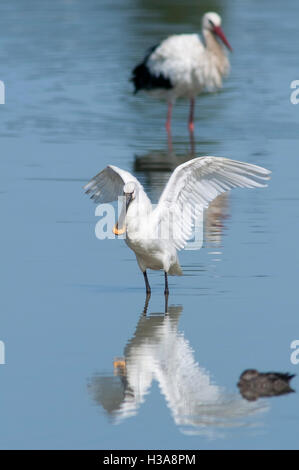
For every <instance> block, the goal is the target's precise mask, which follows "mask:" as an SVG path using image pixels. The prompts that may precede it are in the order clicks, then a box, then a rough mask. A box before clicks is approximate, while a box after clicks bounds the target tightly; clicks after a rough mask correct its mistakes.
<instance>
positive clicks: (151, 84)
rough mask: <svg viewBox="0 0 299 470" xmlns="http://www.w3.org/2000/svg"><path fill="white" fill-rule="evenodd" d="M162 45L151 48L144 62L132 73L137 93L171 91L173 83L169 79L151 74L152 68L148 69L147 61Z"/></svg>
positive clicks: (161, 75)
mask: <svg viewBox="0 0 299 470" xmlns="http://www.w3.org/2000/svg"><path fill="white" fill-rule="evenodd" d="M159 46H160V44H157V45H156V46H153V47H151V48H150V50H149V51H148V53H147V54H146V56H145V58H144V59H143V61H142V62H141V63H140V64H138V65H137V66H136V67H135V68H134V70H133V71H132V78H131V81H132V82H133V83H134V86H135V92H134V93H137V92H138V91H139V90H147V91H149V90H154V89H157V88H158V89H164V90H169V89H171V88H172V83H171V81H170V79H169V78H167V77H165V76H164V75H163V74H162V73H161V74H159V75H155V74H153V73H151V70H150V68H149V67H148V64H147V61H148V59H149V57H150V56H151V54H152V53H153V52H154V51H155V50H156V49H157V47H159Z"/></svg>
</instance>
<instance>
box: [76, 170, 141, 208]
mask: <svg viewBox="0 0 299 470" xmlns="http://www.w3.org/2000/svg"><path fill="white" fill-rule="evenodd" d="M129 181H134V182H135V183H136V184H137V185H138V186H139V189H142V191H143V188H142V186H141V184H140V183H139V181H138V180H137V179H136V178H135V176H133V175H131V173H129V172H128V171H125V170H121V169H120V168H118V167H117V166H112V165H108V166H107V167H106V168H105V169H104V170H102V171H101V172H100V173H98V174H97V175H96V176H94V177H93V178H92V179H91V180H90V181H89V183H87V184H86V185H85V186H84V189H85V191H86V194H91V199H92V200H93V201H94V202H95V203H97V204H98V203H106V202H112V201H117V198H118V197H119V196H122V195H123V187H124V185H125V184H126V183H128V182H129Z"/></svg>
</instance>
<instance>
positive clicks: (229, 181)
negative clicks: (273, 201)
mask: <svg viewBox="0 0 299 470" xmlns="http://www.w3.org/2000/svg"><path fill="white" fill-rule="evenodd" d="M270 173H271V172H270V171H269V170H266V169H265V168H262V167H259V166H256V165H251V164H250V163H243V162H238V161H234V160H230V159H228V158H220V157H200V158H194V159H193V160H190V161H188V162H186V163H183V164H182V165H179V166H178V167H177V168H176V169H175V170H174V172H173V173H172V175H171V177H170V179H169V181H168V183H167V185H166V187H165V189H164V191H163V193H162V195H161V197H160V200H159V204H158V206H157V207H156V209H155V210H154V213H153V217H154V221H155V223H156V224H157V225H160V227H162V230H163V224H164V225H165V224H168V225H169V221H170V214H171V221H172V229H171V230H172V231H171V234H172V238H173V242H174V244H175V246H176V248H177V249H179V250H180V249H182V248H184V246H185V245H186V243H187V241H188V240H189V239H190V237H191V236H192V229H193V226H194V223H195V222H196V220H197V219H198V217H199V215H200V214H201V213H202V211H203V209H204V208H206V207H208V205H209V203H210V202H211V201H212V200H213V199H215V198H216V197H217V196H218V195H219V194H221V193H223V192H225V191H228V190H230V189H232V188H235V187H242V188H255V187H264V186H267V185H266V184H265V183H264V182H265V180H268V179H269V178H270ZM164 233H166V232H164Z"/></svg>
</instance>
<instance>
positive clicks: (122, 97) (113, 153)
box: [0, 0, 299, 449]
mask: <svg viewBox="0 0 299 470" xmlns="http://www.w3.org/2000/svg"><path fill="white" fill-rule="evenodd" d="M208 10H216V11H218V12H219V13H220V14H221V15H222V17H223V28H224V30H225V32H226V34H227V37H228V39H229V41H230V42H231V44H232V46H233V48H234V52H233V54H232V55H231V62H232V73H231V76H230V78H229V79H228V80H227V81H226V83H225V87H224V89H223V91H222V92H221V93H218V94H214V95H210V96H202V97H201V98H200V99H199V100H198V102H197V108H196V115H197V122H196V155H197V156H201V155H206V154H209V155H217V156H227V157H230V158H233V159H239V160H244V161H248V162H252V163H256V164H259V165H262V166H265V167H267V168H269V169H271V170H272V172H273V177H272V180H271V183H270V185H269V187H268V188H267V189H262V190H240V191H239V190H236V191H234V192H232V193H231V194H230V195H229V197H228V198H224V199H222V200H221V201H219V203H218V205H216V207H215V208H214V211H212V212H210V213H209V215H208V217H207V225H206V236H205V242H204V246H203V248H202V249H201V251H199V252H190V251H189V252H182V253H181V254H180V260H181V264H182V267H183V270H184V273H185V276H184V277H182V278H178V277H174V278H170V290H171V295H170V301H169V303H170V306H171V309H170V315H169V317H168V318H167V319H163V317H162V316H161V315H160V316H159V315H153V314H154V313H156V314H157V313H159V312H163V303H164V299H163V287H162V286H163V277H162V273H156V272H155V273H153V272H152V273H150V282H151V284H152V287H153V294H152V299H151V302H150V305H149V309H148V314H149V319H148V320H145V319H142V318H141V317H140V315H141V313H142V309H143V304H144V285H143V279H142V276H141V274H140V272H139V270H138V268H137V265H136V262H135V258H134V254H133V253H132V252H130V251H129V250H128V248H127V247H126V245H125V244H124V242H123V241H113V240H111V241H99V240H97V239H96V237H95V235H94V227H95V223H96V222H97V219H96V217H95V216H94V209H95V206H93V205H92V203H91V202H90V201H89V199H88V198H87V197H86V196H84V194H83V191H82V186H83V184H84V183H85V182H87V181H88V180H89V179H90V178H91V177H92V176H93V175H95V174H96V173H97V172H98V171H100V170H101V169H102V168H103V167H105V166H106V165H107V164H109V163H111V164H115V165H118V166H120V167H122V168H124V169H127V170H129V171H133V172H134V171H135V170H136V172H137V173H136V174H137V176H138V177H139V178H140V180H141V181H142V182H143V184H144V185H145V189H146V190H147V191H148V192H149V193H150V195H151V196H152V198H153V200H156V199H157V198H158V196H159V193H160V192H161V189H162V187H163V185H164V183H165V181H166V180H167V178H168V175H169V171H167V170H170V169H171V168H173V167H174V166H175V165H177V164H179V163H180V162H182V161H184V160H186V159H188V158H190V154H189V151H190V150H189V143H188V132H187V127H186V118H187V112H188V110H187V105H186V103H184V102H182V103H178V104H177V106H176V107H175V111H174V120H173V146H174V152H175V155H174V156H172V157H169V156H168V155H167V142H166V135H165V131H164V118H165V112H166V108H165V105H164V104H163V103H159V102H156V101H152V100H151V99H149V98H148V97H146V96H142V95H140V96H137V97H136V96H133V95H132V87H131V84H130V83H129V82H128V78H129V74H130V69H131V68H132V67H133V66H134V64H135V63H136V61H138V60H139V59H141V58H142V56H143V54H144V51H145V49H146V48H147V47H149V46H150V45H152V44H155V43H157V42H158V41H159V40H160V39H162V38H163V37H165V36H167V35H168V34H171V33H180V32H197V31H199V30H200V24H201V23H200V18H201V15H202V14H203V13H204V12H205V11H208ZM298 16H299V3H298V2H295V1H293V0H286V1H284V2H274V3H273V2H270V0H267V1H263V2H260V1H258V0H243V1H242V2H240V1H237V0H227V1H220V0H218V1H217V0H214V1H201V2H199V1H198V0H197V1H195V0H188V1H187V0H185V1H184V2H183V1H179V0H164V1H163V2H161V1H157V0H122V1H120V0H115V1H114V2H111V1H108V0H84V1H83V0H82V1H79V0H51V1H48V0H44V1H43V2H37V1H34V0H26V2H24V1H21V0H10V1H9V2H1V5H0V56H1V74H0V79H1V80H3V81H4V83H5V85H6V104H5V105H3V106H1V108H0V119H1V125H0V138H1V172H0V178H1V186H0V205H1V219H2V220H1V222H2V223H1V231H0V240H1V287H2V293H1V298H0V302H1V317H0V340H2V341H4V342H5V346H6V365H2V366H0V381H1V393H0V447H1V448H25V449H27V448H108V449H110V448H111V449H113V448H123V449H125V448H159V449H163V448H166V449H172V448H173V449H176V448H189V449H193V448H199V449H205V448H209V449H214V448H298V444H299V443H298V435H299V432H298V431H299V406H298V403H299V402H298V396H299V395H298V393H293V394H289V395H287V396H283V397H277V398H273V399H262V400H259V401H258V402H254V403H251V404H250V403H248V402H246V401H245V400H243V399H242V398H241V397H240V395H239V393H238V389H237V387H236V383H237V380H238V377H239V375H240V373H241V372H242V371H243V370H244V369H245V368H257V369H259V370H262V371H267V370H278V371H289V372H292V373H298V367H299V366H295V365H292V364H291V362H290V354H291V349H290V343H291V341H292V340H294V339H298V338H299V329H298V327H299V320H298V265H299V256H298V230H299V211H298V200H299V194H298V185H299V176H298V175H299V155H298V147H299V106H294V105H292V104H290V99H289V98H290V91H291V90H290V83H291V81H292V80H295V79H299V71H298V57H297V55H298V54H296V51H297V47H296V46H297V44H298ZM165 162H166V163H165ZM161 167H162V168H161ZM157 168H160V171H157ZM135 330H136V332H135ZM116 357H120V358H124V357H126V360H127V367H128V371H129V368H130V371H131V372H132V371H133V372H132V373H133V375H134V374H135V375H134V377H135V383H136V387H137V388H136V389H135V390H132V389H130V388H129V389H128V388H126V386H127V385H126V381H125V379H124V377H122V376H119V375H115V373H116V368H115V364H113V361H114V360H115V358H116ZM119 364H120V366H119V370H121V364H123V362H122V359H121V360H120V362H119ZM197 384H199V386H198V387H197ZM194 385H196V386H194ZM293 386H294V388H295V389H296V388H297V389H299V384H298V379H297V378H295V379H294V380H293ZM124 390H126V393H125V392H124ZM125 395H126V398H125ZM128 403H129V404H128ZM105 408H106V411H105ZM186 410H189V415H188V416H186ZM187 414H188V413H187Z"/></svg>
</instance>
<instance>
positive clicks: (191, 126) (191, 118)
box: [188, 98, 195, 133]
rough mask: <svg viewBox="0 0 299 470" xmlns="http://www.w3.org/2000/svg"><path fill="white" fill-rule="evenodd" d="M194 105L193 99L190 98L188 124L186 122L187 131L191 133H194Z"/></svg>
mask: <svg viewBox="0 0 299 470" xmlns="http://www.w3.org/2000/svg"><path fill="white" fill-rule="evenodd" d="M194 105H195V99H194V98H191V100H190V114H189V122H188V127H189V131H190V132H191V133H193V132H194Z"/></svg>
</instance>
